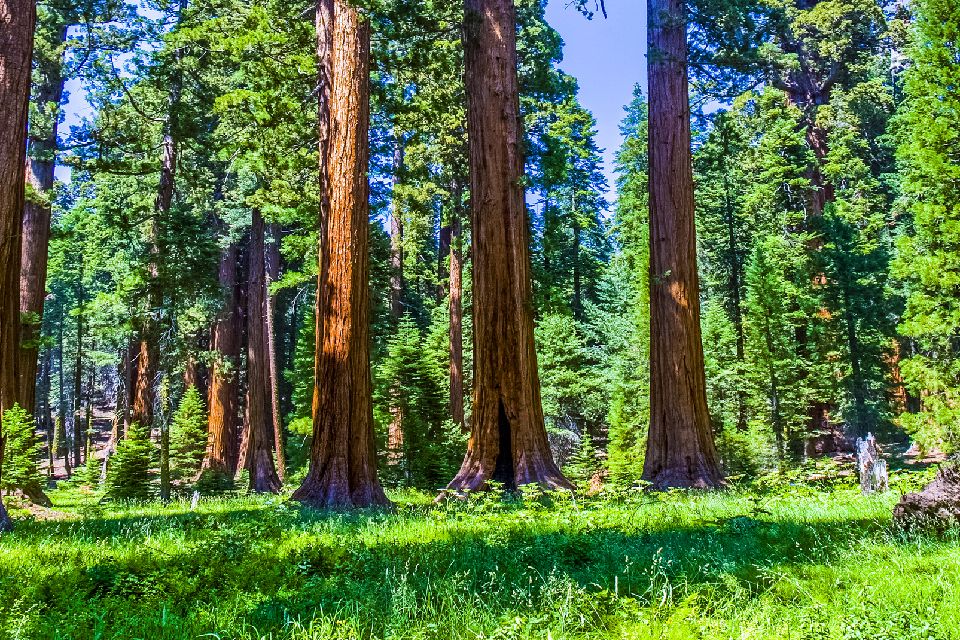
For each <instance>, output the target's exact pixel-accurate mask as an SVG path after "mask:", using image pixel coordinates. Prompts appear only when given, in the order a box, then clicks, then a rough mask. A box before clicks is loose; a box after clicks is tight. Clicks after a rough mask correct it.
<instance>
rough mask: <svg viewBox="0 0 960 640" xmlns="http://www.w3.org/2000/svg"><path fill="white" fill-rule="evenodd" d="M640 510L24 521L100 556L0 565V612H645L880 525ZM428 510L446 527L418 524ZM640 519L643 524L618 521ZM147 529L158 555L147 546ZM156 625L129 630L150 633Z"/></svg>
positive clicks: (195, 618) (229, 513)
mask: <svg viewBox="0 0 960 640" xmlns="http://www.w3.org/2000/svg"><path fill="white" fill-rule="evenodd" d="M645 506H649V505H639V507H641V508H638V509H637V511H636V512H635V513H633V514H631V513H630V512H627V511H624V512H622V513H620V514H619V517H620V520H619V521H612V522H601V523H600V524H597V523H593V522H591V521H590V520H589V518H586V517H584V518H581V516H586V515H589V512H585V513H584V514H581V513H580V512H576V513H575V512H570V516H571V519H570V520H566V521H565V520H563V519H558V518H544V519H543V520H533V521H526V520H522V519H520V513H519V512H518V511H513V510H511V509H509V508H507V509H503V510H501V511H499V512H493V513H489V514H482V513H481V514H478V513H472V512H470V511H462V512H460V511H457V510H452V511H449V512H441V511H429V510H423V509H412V510H409V511H407V512H405V513H399V514H395V515H392V514H386V513H361V514H328V513H322V512H314V511H309V510H301V509H298V508H295V507H290V506H283V505H280V506H278V505H276V504H274V505H266V504H264V505H257V504H249V503H244V504H241V505H237V506H236V508H221V509H216V510H212V511H196V512H194V511H189V510H183V511H176V510H173V511H170V510H166V511H161V512H160V513H155V514H151V513H142V514H136V513H134V514H129V515H116V516H112V515H105V516H102V517H97V516H96V515H93V514H89V515H88V517H87V518H85V519H83V520H78V521H66V522H56V521H46V522H44V521H35V522H22V523H20V528H19V530H18V532H17V533H15V534H14V536H13V537H12V538H11V539H10V540H9V542H8V544H14V545H17V544H21V545H23V546H24V547H25V548H26V550H29V548H30V546H31V544H32V543H34V542H41V541H51V540H56V541H59V543H60V544H61V545H63V546H64V547H69V545H70V544H71V542H72V541H78V542H79V541H82V542H85V543H91V542H92V543H94V545H100V547H101V550H100V552H99V554H98V555H97V557H95V558H74V559H73V560H72V563H73V564H69V563H68V564H64V565H63V566H56V567H48V568H47V570H46V572H43V573H39V574H38V575H37V576H35V577H34V578H33V579H34V580H36V581H37V583H36V584H27V585H22V584H21V585H20V587H21V588H19V589H16V588H15V589H13V590H12V591H11V589H10V587H9V585H11V584H13V583H14V582H15V581H16V576H15V575H4V574H7V571H8V569H6V568H4V569H2V570H0V611H2V610H5V609H7V608H8V607H7V606H6V605H10V604H11V603H12V602H13V601H14V600H16V599H17V598H19V603H20V606H23V605H25V604H26V605H29V604H30V603H31V601H35V602H36V603H37V606H42V607H43V610H44V611H45V617H46V619H47V620H49V623H50V624H51V625H56V624H61V623H63V622H64V618H65V617H66V616H68V615H74V614H72V613H70V612H71V611H73V610H74V609H75V607H74V606H73V604H72V603H75V602H78V601H79V602H85V603H86V604H85V612H84V615H90V616H93V617H94V618H96V619H101V620H102V619H104V617H106V618H108V619H109V618H110V617H112V616H136V617H137V618H138V619H139V620H142V621H143V622H142V624H144V625H149V624H154V623H152V622H149V621H151V620H154V619H157V620H160V619H162V620H164V621H165V622H164V624H166V623H167V622H168V621H170V620H177V621H179V622H178V625H179V627H182V628H183V629H185V630H187V631H189V633H187V631H184V635H183V636H182V637H192V636H191V635H190V634H193V635H196V634H200V633H209V632H215V631H227V630H228V629H227V627H229V626H231V625H234V626H235V625H237V624H250V625H253V626H254V627H256V628H257V629H258V630H260V631H261V632H263V631H265V630H269V629H279V628H281V627H283V626H284V625H285V624H286V623H287V622H288V621H289V620H290V619H291V618H293V619H297V618H300V619H305V620H309V619H310V618H311V617H313V616H315V615H317V612H318V611H324V612H336V611H352V612H362V614H361V613H357V614H356V615H358V616H361V617H362V619H363V622H364V625H365V627H366V628H368V629H370V630H372V631H373V632H374V635H376V634H377V633H379V632H382V631H383V630H384V629H385V628H387V627H388V625H390V624H394V623H395V621H396V618H397V616H400V617H403V616H406V617H407V618H410V619H413V618H416V619H421V618H422V619H429V618H430V617H431V616H439V615H440V613H438V612H439V611H441V610H443V611H447V612H448V613H449V612H451V611H452V612H454V614H453V615H456V612H457V611H460V612H461V614H460V615H467V614H466V613H462V612H466V611H473V612H478V611H480V612H485V613H486V614H488V615H490V616H494V617H498V616H503V615H506V614H507V613H510V612H514V611H518V610H521V609H523V610H530V611H533V610H535V609H537V608H544V607H549V606H552V605H551V603H553V602H556V601H562V600H563V599H564V598H565V597H566V598H567V599H569V598H570V597H571V596H570V594H571V593H573V592H574V591H575V592H576V593H580V594H594V595H595V596H596V597H598V598H601V599H602V598H603V597H604V596H603V594H604V593H609V592H612V591H614V590H616V591H617V593H618V594H620V595H630V596H633V597H635V598H636V599H637V600H638V601H639V602H640V603H641V604H644V603H649V602H653V601H654V600H656V599H657V598H658V597H660V596H659V595H658V594H661V593H662V592H663V589H665V588H667V587H669V588H670V589H673V588H674V586H677V587H678V590H679V589H697V588H699V587H700V586H703V585H717V584H721V583H723V582H724V580H729V579H730V578H733V579H735V580H736V581H737V583H738V584H740V585H741V588H743V589H746V590H747V591H748V592H749V593H751V594H759V593H762V592H763V591H764V590H765V589H766V588H768V587H769V584H770V579H771V578H770V576H771V575H772V574H773V573H775V572H776V571H778V570H780V569H785V568H787V567H789V566H794V565H801V564H805V565H806V564H822V563H829V562H831V561H832V560H834V559H835V558H836V557H837V555H838V554H840V553H842V552H843V551H845V550H847V549H849V548H850V547H851V545H853V544H859V543H863V542H870V541H880V540H881V538H882V537H883V536H886V535H888V534H887V531H888V527H887V523H886V522H883V521H880V520H877V519H875V518H866V517H864V518H849V517H841V516H836V517H824V518H822V519H819V520H803V521H801V520H791V519H783V518H780V519H778V518H774V517H770V516H767V515H762V514H757V513H753V512H752V513H750V514H748V515H739V516H733V517H727V518H724V519H720V520H716V521H703V522H687V523H685V524H683V525H681V526H672V525H670V523H669V520H666V521H665V522H660V523H658V522H657V521H656V519H655V518H656V516H657V515H658V514H657V511H656V510H646V509H645V508H642V507H645ZM167 509H170V508H167ZM441 513H442V514H443V516H444V519H442V520H439V521H431V520H430V517H431V515H437V514H441ZM660 515H661V516H662V515H663V514H660ZM638 518H639V519H643V518H648V519H649V522H635V521H631V519H638ZM438 531H439V534H438V533H437V532H438ZM158 534H162V539H164V540H169V541H170V544H169V546H168V547H167V548H158V547H156V546H153V545H152V544H151V545H148V544H146V539H147V538H152V537H155V536H157V535H158ZM39 559H40V561H41V562H42V561H43V557H42V556H41V557H40V558H39ZM2 566H3V567H6V564H4V565H2ZM41 582H42V583H44V584H40V583H41ZM5 585H6V586H5ZM565 594H566V595H565ZM210 610H217V611H219V612H220V613H219V614H218V616H216V619H217V620H219V621H218V622H214V621H211V619H210V618H209V617H202V616H199V614H198V612H199V611H210ZM161 611H162V616H160V615H159V614H158V612H161ZM411 616H412V618H411ZM417 616H421V618H417ZM156 624H160V623H159V622H158V623H156ZM82 626H83V625H82V624H81V627H82ZM51 628H53V627H51ZM158 629H159V627H157V628H145V629H144V630H143V631H142V632H141V636H142V637H161V635H160V633H159V631H158ZM77 637H83V635H82V634H80V635H78V636H77ZM107 637H109V636H107ZM164 637H179V636H164Z"/></svg>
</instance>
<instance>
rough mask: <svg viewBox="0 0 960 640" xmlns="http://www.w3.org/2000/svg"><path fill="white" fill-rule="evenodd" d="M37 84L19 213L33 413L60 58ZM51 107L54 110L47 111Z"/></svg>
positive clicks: (25, 379)
mask: <svg viewBox="0 0 960 640" xmlns="http://www.w3.org/2000/svg"><path fill="white" fill-rule="evenodd" d="M66 34H67V26H66V25H65V24H64V25H61V27H60V31H59V35H58V37H57V40H58V41H59V42H62V41H63V40H64V38H65V37H66ZM37 71H38V76H39V78H40V82H39V84H38V86H37V89H36V95H35V96H34V101H35V104H36V105H37V109H38V110H39V112H40V113H41V114H42V116H43V117H42V120H44V121H45V125H46V126H40V125H38V124H36V123H31V126H30V135H29V138H28V148H29V157H28V158H27V161H26V179H27V182H28V183H29V184H30V185H31V187H32V188H33V190H34V191H35V192H36V194H37V195H38V196H39V198H34V199H30V200H28V201H27V202H26V203H25V205H24V209H23V244H22V247H21V252H20V314H21V321H22V323H23V324H22V326H21V333H22V335H21V347H22V349H21V352H20V393H19V397H20V406H22V407H24V408H26V409H27V411H30V412H31V413H32V412H34V410H35V407H36V378H37V349H38V345H39V340H40V321H41V319H42V318H43V302H44V298H45V297H46V282H47V253H48V248H49V244H50V213H51V207H50V202H49V199H50V198H51V197H52V189H53V183H54V173H53V171H54V166H55V160H56V152H57V125H58V123H59V118H58V114H59V110H60V100H61V98H62V97H63V82H64V80H63V66H62V57H59V56H58V57H56V58H55V59H53V60H50V61H48V63H47V64H40V65H39V66H38V69H37ZM51 105H52V107H53V108H52V109H51V108H50V106H51Z"/></svg>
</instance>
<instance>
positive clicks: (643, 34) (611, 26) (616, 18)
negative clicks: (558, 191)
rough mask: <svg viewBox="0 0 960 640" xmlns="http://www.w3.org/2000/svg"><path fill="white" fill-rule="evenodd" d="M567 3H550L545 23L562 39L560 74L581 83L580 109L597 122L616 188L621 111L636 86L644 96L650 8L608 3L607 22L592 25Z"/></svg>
mask: <svg viewBox="0 0 960 640" xmlns="http://www.w3.org/2000/svg"><path fill="white" fill-rule="evenodd" d="M569 3H570V0H550V2H549V4H548V5H547V21H548V22H549V23H550V24H551V25H552V26H553V28H554V29H556V30H557V31H559V32H560V35H561V36H563V40H564V43H565V46H564V56H563V63H562V64H561V65H560V66H561V68H563V70H564V71H566V72H567V73H569V74H570V75H572V76H574V77H575V78H576V79H577V81H578V82H579V83H580V103H581V104H582V105H583V106H584V107H585V108H586V109H589V110H590V111H591V112H592V113H593V115H594V117H595V118H596V119H597V144H598V145H599V146H600V147H601V148H603V149H604V161H605V162H604V165H605V166H604V169H605V173H606V175H607V180H608V181H609V182H610V185H611V187H612V186H613V155H614V153H615V152H616V150H617V148H618V147H619V146H620V129H619V126H620V121H621V120H622V119H623V115H624V112H623V108H624V107H625V106H626V105H627V104H628V103H629V102H630V99H631V97H632V95H633V86H634V85H635V84H636V83H638V82H639V83H641V85H642V86H643V87H644V90H646V84H647V81H646V58H645V57H644V56H645V54H646V50H647V3H646V2H645V0H606V5H607V14H608V16H609V18H608V19H607V20H604V19H603V16H601V15H599V14H598V15H597V16H595V17H594V19H593V20H589V21H588V20H587V19H586V18H584V17H583V16H582V15H580V14H579V13H578V12H577V11H576V10H574V9H573V8H568V6H567V5H568V4H569ZM612 196H613V194H611V199H613V198H612Z"/></svg>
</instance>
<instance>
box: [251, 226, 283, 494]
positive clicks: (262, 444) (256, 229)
mask: <svg viewBox="0 0 960 640" xmlns="http://www.w3.org/2000/svg"><path fill="white" fill-rule="evenodd" d="M264 236H265V232H264V224H263V216H262V215H261V214H260V211H259V210H258V209H254V210H253V224H252V225H251V227H250V260H249V262H250V268H249V273H248V274H247V433H246V436H247V448H246V459H245V462H246V469H247V470H248V471H249V472H250V490H251V491H255V492H257V493H278V492H279V491H280V478H279V477H278V476H277V470H276V467H275V466H274V463H273V450H274V443H275V434H274V430H273V410H272V407H273V403H272V402H271V400H272V393H271V384H270V362H269V360H270V348H269V345H268V344H267V342H268V340H267V330H266V329H267V318H266V316H267V295H266V269H265V256H264Z"/></svg>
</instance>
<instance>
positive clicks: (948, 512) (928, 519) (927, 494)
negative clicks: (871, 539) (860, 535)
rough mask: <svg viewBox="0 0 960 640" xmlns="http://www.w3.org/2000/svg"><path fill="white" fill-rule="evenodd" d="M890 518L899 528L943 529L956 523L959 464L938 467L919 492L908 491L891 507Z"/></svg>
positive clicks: (958, 520) (958, 519) (959, 508)
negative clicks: (934, 474) (938, 469)
mask: <svg viewBox="0 0 960 640" xmlns="http://www.w3.org/2000/svg"><path fill="white" fill-rule="evenodd" d="M893 521H894V523H895V524H896V525H897V526H898V527H900V528H903V529H933V530H937V531H945V530H946V529H949V528H951V527H955V526H958V525H960V465H958V464H956V463H955V464H952V465H950V466H945V467H943V468H941V469H940V472H939V473H937V477H936V478H934V479H933V482H931V483H930V484H928V485H927V486H926V487H924V488H923V491H921V492H920V493H908V494H907V495H905V496H903V497H902V498H901V499H900V502H899V504H897V506H896V507H894V508H893Z"/></svg>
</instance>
